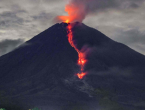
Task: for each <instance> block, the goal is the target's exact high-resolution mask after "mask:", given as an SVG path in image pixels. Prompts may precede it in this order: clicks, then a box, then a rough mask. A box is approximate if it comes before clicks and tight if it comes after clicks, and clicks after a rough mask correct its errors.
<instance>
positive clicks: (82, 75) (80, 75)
mask: <svg viewBox="0 0 145 110" xmlns="http://www.w3.org/2000/svg"><path fill="white" fill-rule="evenodd" d="M85 75H86V73H83V72H82V73H81V74H80V73H78V74H77V76H78V78H80V79H83V77H84V76H85Z"/></svg>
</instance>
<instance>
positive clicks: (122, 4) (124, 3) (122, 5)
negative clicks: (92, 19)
mask: <svg viewBox="0 0 145 110" xmlns="http://www.w3.org/2000/svg"><path fill="white" fill-rule="evenodd" d="M143 2H144V0H70V1H69V3H68V4H67V5H66V7H65V11H66V12H67V13H68V16H58V17H57V18H56V19H57V20H58V21H63V22H75V21H79V22H82V21H83V20H84V19H85V17H86V16H87V15H93V14H97V13H98V12H103V11H107V10H114V9H115V10H121V9H130V8H138V7H139V6H140V5H141V4H142V3H143Z"/></svg>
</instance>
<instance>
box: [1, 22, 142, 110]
mask: <svg viewBox="0 0 145 110" xmlns="http://www.w3.org/2000/svg"><path fill="white" fill-rule="evenodd" d="M71 25H73V27H72V34H73V39H72V40H73V42H74V44H75V46H76V48H77V49H78V50H79V51H82V52H83V53H84V54H85V58H86V60H87V62H86V64H85V66H84V71H85V72H86V73H87V74H86V75H85V76H84V77H83V78H82V79H79V78H78V77H77V75H76V73H78V72H79V71H80V67H79V65H78V64H77V60H78V53H77V51H76V50H75V48H73V47H72V46H71V45H70V43H69V42H68V30H67V26H68V24H67V23H57V24H55V25H53V26H52V27H50V28H48V29H47V30H45V31H44V32H42V33H40V34H38V35H37V36H35V37H33V38H32V39H31V40H29V41H27V42H25V43H24V44H22V45H21V46H20V47H18V48H17V49H15V50H13V51H12V52H10V53H8V54H6V55H3V56H1V57H0V108H5V109H6V110H28V109H32V108H34V107H38V108H40V109H41V110H144V109H145V80H144V78H145V68H144V67H145V56H144V55H142V54H140V53H138V52H136V51H134V50H132V49H131V48H129V47H128V46H126V45H124V44H121V43H119V42H116V41H113V40H112V39H110V38H108V37H107V36H106V35H104V34H103V33H101V32H99V31H98V30H96V29H93V28H91V27H88V26H86V25H85V24H83V23H79V22H76V23H72V24H71Z"/></svg>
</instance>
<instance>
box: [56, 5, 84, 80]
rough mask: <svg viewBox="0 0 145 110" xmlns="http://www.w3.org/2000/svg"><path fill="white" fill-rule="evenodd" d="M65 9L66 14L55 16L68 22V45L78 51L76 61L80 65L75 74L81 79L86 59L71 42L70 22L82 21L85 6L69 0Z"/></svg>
mask: <svg viewBox="0 0 145 110" xmlns="http://www.w3.org/2000/svg"><path fill="white" fill-rule="evenodd" d="M65 11H66V12H67V13H68V16H58V17H57V18H58V19H59V20H61V21H62V22H65V23H67V24H68V26H67V29H68V41H69V43H70V45H71V46H72V47H73V48H74V49H75V50H76V51H77V52H78V57H79V59H78V62H77V63H78V65H79V66H80V72H79V73H77V74H76V75H77V76H78V78H80V79H82V78H83V77H84V76H85V75H86V73H84V65H85V63H86V62H87V60H86V59H85V55H84V53H82V52H81V51H79V50H78V49H77V48H76V46H75V45H74V43H73V33H72V25H71V24H70V23H71V22H75V21H79V22H82V20H83V19H84V18H85V16H86V13H85V6H84V5H81V4H75V3H73V2H70V3H69V4H67V5H66V7H65Z"/></svg>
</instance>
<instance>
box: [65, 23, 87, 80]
mask: <svg viewBox="0 0 145 110" xmlns="http://www.w3.org/2000/svg"><path fill="white" fill-rule="evenodd" d="M66 23H67V21H66ZM67 28H68V41H69V43H70V45H71V46H72V47H74V49H75V50H76V51H77V52H78V57H79V59H78V65H80V67H81V70H80V72H79V73H77V74H76V75H77V76H78V78H80V79H82V78H83V77H84V76H85V75H86V73H85V72H83V71H84V65H85V63H86V61H87V60H86V59H85V56H84V54H83V53H82V52H80V51H79V50H78V49H77V48H76V46H75V45H74V43H73V33H72V26H71V24H68V26H67Z"/></svg>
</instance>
